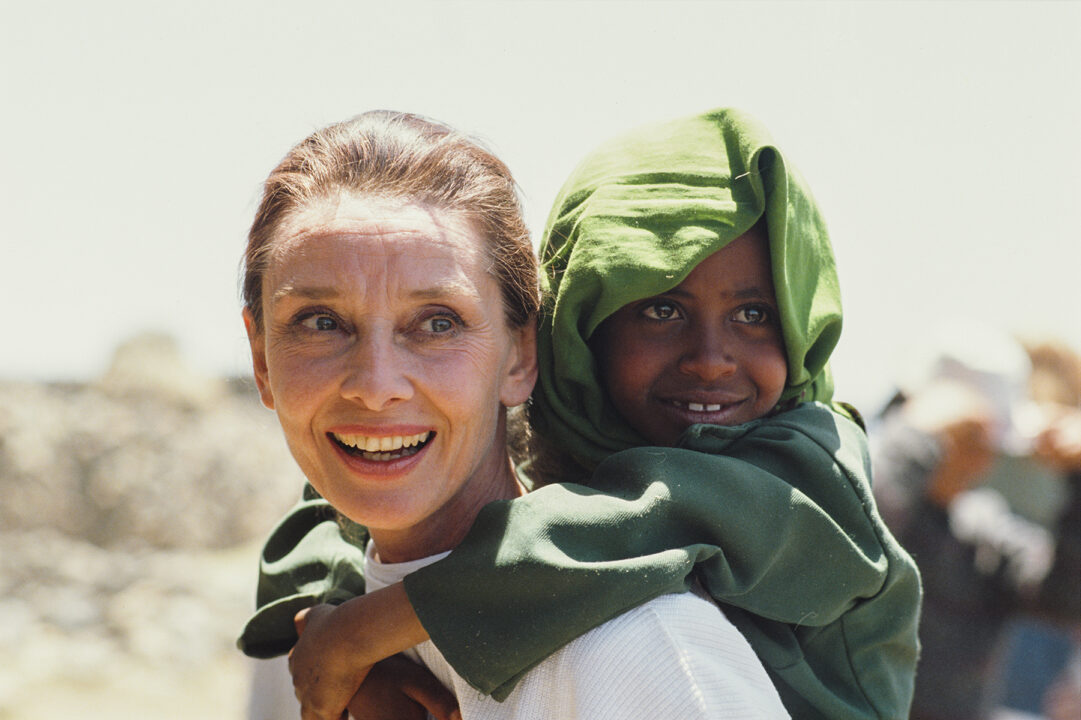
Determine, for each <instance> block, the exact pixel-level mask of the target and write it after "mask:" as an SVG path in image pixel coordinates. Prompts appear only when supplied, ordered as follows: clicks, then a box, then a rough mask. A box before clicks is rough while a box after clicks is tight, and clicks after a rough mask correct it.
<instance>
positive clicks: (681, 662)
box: [546, 592, 787, 718]
mask: <svg viewBox="0 0 1081 720" xmlns="http://www.w3.org/2000/svg"><path fill="white" fill-rule="evenodd" d="M546 662H550V663H552V664H553V666H554V669H555V675H556V676H559V677H561V678H562V679H561V680H560V681H559V682H561V683H573V685H574V687H575V688H576V689H577V692H578V694H579V702H580V703H582V704H581V705H580V707H579V712H580V717H590V718H592V717H624V715H622V714H620V713H614V714H612V713H611V709H612V706H613V705H612V704H613V703H618V704H619V705H621V706H623V707H627V708H640V709H642V710H645V712H644V713H639V712H636V713H634V714H632V715H628V716H627V717H639V716H641V717H689V718H696V717H715V716H716V713H717V709H718V708H719V707H722V706H723V707H725V708H726V712H728V708H732V709H734V710H735V714H732V715H726V717H743V716H744V715H741V714H740V710H739V709H740V708H743V709H744V710H745V711H746V713H747V714H746V715H745V716H746V717H756V718H762V717H787V715H786V714H785V712H784V709H783V707H782V705H781V703H780V699H779V697H778V696H777V692H776V690H775V689H774V687H773V685H772V683H771V682H770V680H769V677H768V675H767V674H766V671H765V669H764V668H763V667H762V663H761V661H760V660H759V659H758V657H757V656H756V655H755V653H754V651H753V650H752V649H751V646H750V644H749V643H748V642H747V640H746V638H744V637H743V635H742V634H740V632H739V631H738V630H737V629H736V627H735V625H733V624H732V623H731V622H730V621H729V620H728V618H727V617H725V615H724V613H723V612H722V611H721V610H720V608H718V607H717V605H716V604H714V603H713V602H711V601H709V600H706V599H703V598H702V597H699V596H698V595H696V594H694V593H690V592H685V593H675V594H670V595H662V596H660V597H657V598H655V599H653V600H651V601H649V602H647V603H644V604H642V605H639V606H638V607H635V608H632V609H630V610H628V611H627V612H625V613H623V614H622V615H619V616H617V617H615V618H613V619H612V620H609V621H608V622H606V623H604V624H603V625H600V626H598V627H596V628H594V629H593V630H590V631H589V632H587V633H585V634H584V635H582V636H580V637H578V638H577V639H576V640H574V641H573V642H571V643H569V644H568V645H566V646H564V647H563V649H561V650H560V651H559V652H558V653H556V654H555V655H553V656H552V657H551V658H550V659H549V660H548V661H546ZM599 688H604V690H603V691H600V690H599ZM603 706H607V707H608V708H609V710H608V712H607V713H605V712H602V710H601V707H603Z"/></svg>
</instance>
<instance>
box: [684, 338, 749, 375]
mask: <svg viewBox="0 0 1081 720" xmlns="http://www.w3.org/2000/svg"><path fill="white" fill-rule="evenodd" d="M728 340H729V339H728V338H725V336H724V332H723V331H722V330H719V329H716V328H712V329H705V330H701V331H699V332H695V333H692V334H691V335H690V337H689V338H688V340H687V344H686V347H685V348H684V352H683V354H682V356H681V357H680V361H679V369H680V372H683V373H686V374H688V375H694V376H695V377H698V378H700V379H702V380H705V381H707V382H709V381H713V380H717V379H719V378H722V377H724V376H726V375H731V374H732V373H733V372H735V370H736V360H735V357H734V356H733V355H732V352H731V349H732V347H731V343H730V342H729V341H728Z"/></svg>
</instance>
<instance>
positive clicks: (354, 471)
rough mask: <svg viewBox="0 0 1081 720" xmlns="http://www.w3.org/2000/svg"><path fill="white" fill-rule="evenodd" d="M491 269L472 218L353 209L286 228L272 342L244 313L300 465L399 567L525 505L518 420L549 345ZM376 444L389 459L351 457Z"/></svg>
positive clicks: (352, 203) (257, 366)
mask: <svg viewBox="0 0 1081 720" xmlns="http://www.w3.org/2000/svg"><path fill="white" fill-rule="evenodd" d="M488 265H489V261H488V258H487V255H486V251H485V246H484V241H483V239H482V238H481V237H480V236H479V235H478V234H477V233H476V232H475V231H474V230H473V228H472V227H470V225H469V224H468V223H467V222H466V221H464V220H463V219H461V218H459V217H457V216H454V215H451V214H449V213H447V212H445V211H441V210H437V209H431V208H425V207H422V206H419V205H416V204H411V203H408V202H403V201H399V200H388V199H375V198H366V197H357V196H349V195H346V196H343V197H340V198H336V199H333V200H328V201H326V202H321V203H319V204H317V205H314V206H312V207H309V208H307V209H306V210H304V211H303V212H302V213H300V214H299V215H297V216H295V217H293V218H292V220H291V221H290V222H289V223H288V224H287V225H286V226H285V227H284V228H283V229H282V230H281V232H280V234H279V238H278V239H276V248H275V251H274V253H273V255H272V259H271V262H270V266H269V268H268V270H267V272H266V275H265V276H264V279H263V293H262V298H263V311H264V328H263V329H262V331H261V332H260V331H259V329H258V328H256V327H255V326H254V324H253V322H252V319H251V317H250V315H249V314H246V315H245V323H246V326H247V327H248V333H249V339H250V342H251V347H252V355H253V363H254V370H255V378H256V383H257V385H258V388H259V392H260V394H261V397H262V400H263V402H264V404H265V405H266V406H267V407H269V408H272V409H273V410H275V411H276V413H277V415H278V418H279V420H280V422H281V425H282V428H283V430H284V433H285V437H286V441H287V442H288V445H289V448H290V450H291V451H292V454H293V456H294V457H295V458H296V461H297V463H298V464H299V465H300V467H301V469H302V470H303V471H304V474H305V475H306V476H307V478H308V479H309V481H310V482H311V483H312V485H313V486H314V487H315V488H316V489H317V490H318V491H319V492H320V494H322V495H323V496H324V497H325V498H326V499H327V500H329V501H330V502H331V504H333V505H334V506H335V508H337V509H338V510H339V511H340V512H342V513H344V514H345V515H346V516H348V517H349V518H351V519H353V520H354V521H356V522H358V523H361V524H363V525H365V526H367V527H368V528H369V530H370V532H371V535H372V539H373V542H374V543H375V546H376V548H377V551H378V553H379V555H380V557H381V558H382V559H383V560H384V561H385V562H401V561H405V560H411V559H415V558H419V557H425V556H428V555H431V554H434V553H436V552H440V551H442V550H449V549H450V548H453V547H454V546H455V545H457V544H458V543H459V542H460V540H461V538H462V537H464V535H465V533H466V531H467V530H468V528H469V526H470V525H471V524H472V521H473V519H474V517H475V515H476V513H477V511H479V509H480V508H481V507H482V506H483V505H485V504H487V503H488V502H490V501H491V500H494V499H501V498H509V497H515V496H517V495H519V494H521V492H522V490H521V488H520V486H519V484H518V482H517V480H516V478H515V476H514V473H513V470H512V468H511V465H510V462H509V460H508V457H507V452H506V428H505V417H504V408H505V407H509V406H513V405H518V404H520V403H522V402H524V401H525V400H526V399H527V398H528V396H529V393H530V391H531V389H532V387H533V382H534V379H535V375H536V368H535V360H534V351H535V336H534V330H533V328H532V327H529V328H526V329H523V330H512V329H511V328H510V327H509V326H508V325H507V323H506V320H505V317H504V311H503V304H502V297H501V293H500V289H499V286H498V283H497V282H496V280H495V279H494V278H493V277H492V276H491V275H490V274H489V273H488V271H487V267H488ZM366 439H368V440H367V441H368V442H371V441H372V440H371V439H374V441H375V442H386V443H387V446H386V447H383V450H385V451H386V452H382V453H379V452H378V451H377V452H376V453H364V452H363V451H362V449H357V448H353V447H351V444H359V445H361V447H362V448H363V447H364V445H365V442H366ZM403 439H404V446H403ZM369 449H374V448H371V447H369Z"/></svg>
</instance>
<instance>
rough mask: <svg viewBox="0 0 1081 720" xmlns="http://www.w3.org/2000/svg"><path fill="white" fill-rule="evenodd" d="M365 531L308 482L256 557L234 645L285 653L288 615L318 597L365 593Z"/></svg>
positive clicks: (265, 653)
mask: <svg viewBox="0 0 1081 720" xmlns="http://www.w3.org/2000/svg"><path fill="white" fill-rule="evenodd" d="M366 540H367V531H366V530H365V529H364V528H363V527H361V526H359V525H356V524H354V523H350V522H349V521H347V520H339V518H338V514H337V513H336V512H335V511H334V508H332V507H331V506H330V503H328V502H327V501H326V500H324V499H323V498H321V497H320V496H319V495H318V494H317V493H316V492H315V490H314V489H313V488H312V487H311V485H305V488H304V496H303V499H302V500H301V501H300V502H299V503H297V504H296V505H294V506H293V508H292V509H290V510H289V512H288V513H287V514H286V515H285V517H284V518H282V520H281V521H280V522H279V523H278V525H277V527H275V528H274V530H273V531H272V532H271V534H270V538H269V539H268V540H267V542H266V544H265V545H264V546H263V553H262V555H261V556H260V558H259V584H258V587H257V590H256V602H255V604H256V607H257V608H258V609H257V610H256V613H255V614H254V615H253V616H252V617H251V619H249V620H248V622H247V624H246V625H245V626H244V631H243V633H242V634H241V636H240V638H239V639H238V640H237V646H238V647H239V648H240V649H241V650H242V651H243V652H244V653H245V654H246V655H250V656H251V657H257V658H269V657H274V656H276V655H284V654H285V653H287V652H289V650H290V648H292V647H293V645H294V644H295V643H296V641H297V633H296V629H295V627H294V626H293V617H294V616H295V615H296V614H297V612H299V611H300V610H302V609H304V608H307V607H311V606H312V605H317V604H319V603H331V604H335V605H336V604H339V603H342V602H345V601H346V600H348V599H349V598H352V597H356V596H357V595H362V594H364V575H363V562H364V544H365V542H366Z"/></svg>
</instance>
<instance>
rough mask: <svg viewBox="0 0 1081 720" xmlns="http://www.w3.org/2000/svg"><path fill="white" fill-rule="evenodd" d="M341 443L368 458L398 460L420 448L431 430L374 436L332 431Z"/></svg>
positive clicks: (429, 435) (426, 440)
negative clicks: (409, 433) (408, 433)
mask: <svg viewBox="0 0 1081 720" xmlns="http://www.w3.org/2000/svg"><path fill="white" fill-rule="evenodd" d="M331 435H332V436H333V437H334V439H335V440H336V441H337V442H338V444H339V445H341V446H342V447H344V448H346V449H347V450H350V451H352V452H354V453H358V454H360V455H361V456H362V457H363V458H364V459H366V460H378V461H387V460H397V459H398V458H400V457H405V456H407V455H412V454H414V453H416V452H418V451H419V450H420V448H421V447H422V446H423V445H424V443H426V442H428V439H429V438H430V437H431V435H432V433H431V431H430V430H429V431H426V432H422V433H417V434H416V435H384V436H381V437H373V436H371V435H354V434H351V433H331Z"/></svg>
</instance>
